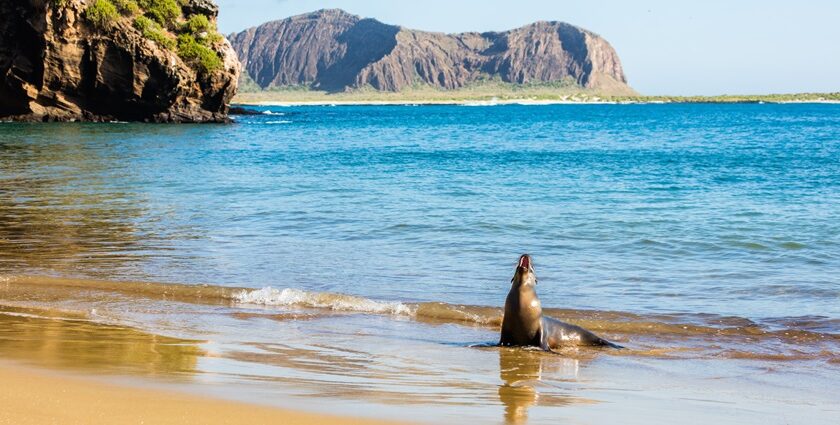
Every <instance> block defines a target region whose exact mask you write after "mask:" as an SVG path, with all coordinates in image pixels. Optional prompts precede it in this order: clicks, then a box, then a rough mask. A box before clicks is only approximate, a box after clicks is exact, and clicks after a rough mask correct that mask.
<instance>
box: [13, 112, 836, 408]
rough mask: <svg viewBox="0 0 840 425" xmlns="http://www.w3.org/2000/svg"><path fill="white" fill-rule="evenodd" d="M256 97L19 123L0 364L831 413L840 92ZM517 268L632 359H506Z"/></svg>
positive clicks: (219, 386)
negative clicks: (493, 102) (470, 101)
mask: <svg viewBox="0 0 840 425" xmlns="http://www.w3.org/2000/svg"><path fill="white" fill-rule="evenodd" d="M256 109H257V110H258V111H259V112H260V113H259V114H257V115H243V116H237V117H235V123H233V124H227V125H147V124H129V123H110V124H80V123H68V124H21V123H2V124H0V323H2V324H3V332H2V334H0V356H3V357H8V358H13V359H18V360H20V361H25V362H32V363H35V364H45V365H48V366H54V367H68V368H77V369H78V368H80V369H83V370H92V371H95V372H96V373H105V374H115V375H129V376H136V377H137V379H142V380H147V379H151V381H152V382H153V383H156V384H160V385H167V386H176V387H183V388H185V389H187V390H190V391H199V392H207V393H211V394H213V395H216V396H220V397H226V398H232V399H237V400H245V401H251V402H257V403H265V404H276V405H282V406H291V407H298V408H309V409H311V410H323V409H325V408H328V409H329V410H330V411H336V412H340V413H347V414H354V415H362V416H368V417H383V418H396V419H412V420H418V421H424V422H431V423H440V422H444V423H461V422H477V423H487V422H490V423H497V422H508V423H519V422H524V421H530V422H531V423H555V422H556V421H557V420H561V419H562V420H566V421H570V422H573V423H602V422H604V421H606V420H615V419H621V420H622V422H625V423H647V424H649V423H651V422H654V423H656V422H661V421H664V420H671V421H676V422H680V423H708V422H710V421H716V422H719V423H745V422H764V423H785V422H787V423H809V424H814V423H837V421H838V420H840V407H838V406H840V396H838V395H837V393H836V389H835V388H834V387H836V383H837V382H840V278H838V276H840V105H826V104H785V105H775V104H762V105H759V104H731V105H722V104H633V105H603V104H598V105H539V106H533V105H499V106H458V105H436V106H430V105H425V106H416V105H405V106H293V107H274V106H272V107H259V108H256ZM522 253H529V254H531V255H532V256H533V259H534V265H535V268H536V273H537V276H538V278H539V284H538V286H537V290H538V293H539V296H540V299H541V301H542V305H543V307H544V308H545V309H547V312H548V313H549V314H551V315H553V316H555V317H558V318H560V319H563V320H567V321H570V322H573V323H576V324H580V325H583V326H585V327H587V328H589V329H591V330H593V331H595V332H596V333H598V334H599V335H601V336H604V337H607V338H609V339H611V340H614V341H617V342H618V343H620V344H621V345H623V346H625V347H627V348H626V349H625V350H603V349H586V348H574V349H572V348H570V349H569V350H561V353H559V354H549V353H541V352H534V351H531V350H518V349H499V348H496V347H492V346H491V345H492V344H493V343H495V342H497V341H498V326H499V323H500V320H501V314H502V311H501V307H502V306H503V304H504V300H505V296H506V294H507V291H508V290H509V287H510V279H511V276H512V274H513V270H514V266H515V264H516V261H517V259H518V257H519V255H520V254H522ZM45 341H52V343H51V344H46V343H45ZM108 341H111V342H113V343H112V344H108V343H107V342H108ZM325 406H327V407H325ZM783 419H784V420H783ZM692 421H695V422H692Z"/></svg>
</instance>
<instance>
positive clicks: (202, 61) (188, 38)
mask: <svg viewBox="0 0 840 425" xmlns="http://www.w3.org/2000/svg"><path fill="white" fill-rule="evenodd" d="M178 56H180V57H181V58H182V59H184V60H185V61H187V62H190V63H192V64H194V66H196V67H198V70H199V72H201V73H203V74H209V73H212V72H214V71H217V70H220V69H222V67H223V66H224V64H222V60H221V59H220V58H219V54H218V53H216V52H215V51H213V49H210V48H209V47H207V46H203V45H201V44H200V43H199V42H198V41H196V40H195V37H193V36H192V35H190V34H181V35H179V36H178Z"/></svg>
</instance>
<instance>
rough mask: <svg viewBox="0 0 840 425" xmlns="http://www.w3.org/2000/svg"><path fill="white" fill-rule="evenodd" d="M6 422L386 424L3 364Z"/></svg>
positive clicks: (2, 415)
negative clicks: (133, 386) (137, 386)
mask: <svg viewBox="0 0 840 425" xmlns="http://www.w3.org/2000/svg"><path fill="white" fill-rule="evenodd" d="M0 381H2V382H3V385H2V386H0V405H2V406H3V408H2V410H0V424H16V425H26V424H50V423H51V424H65V425H69V424H89V425H92V424H115V423H123V424H128V423H135V424H143V423H145V424H232V423H251V424H262V423H283V424H302V425H305V424H322V423H331V424H348V425H350V424H385V423H390V422H384V421H374V420H369V419H352V418H345V417H337V416H328V415H316V414H309V413H299V412H292V411H288V410H281V409H274V408H268V407H262V406H255V405H249V404H244V403H235V402H230V401H221V400H215V399H210V398H201V397H197V396H193V395H185V394H180V393H174V392H169V391H161V390H154V389H150V388H132V387H127V386H121V385H117V384H115V383H112V382H109V381H103V380H101V379H88V378H81V377H76V376H71V375H64V374H60V373H57V372H52V371H44V370H38V369H32V368H28V367H21V366H18V365H15V364H11V363H0Z"/></svg>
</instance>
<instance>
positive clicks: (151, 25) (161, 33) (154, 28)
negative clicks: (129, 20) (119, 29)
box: [134, 16, 177, 50]
mask: <svg viewBox="0 0 840 425" xmlns="http://www.w3.org/2000/svg"><path fill="white" fill-rule="evenodd" d="M134 28H137V29H138V30H140V32H141V33H143V37H146V38H148V39H149V40H152V41H154V42H155V43H157V44H158V45H160V46H162V47H165V48H167V49H169V50H174V49H175V47H176V44H177V43H176V42H175V39H174V38H173V37H172V36H171V35H169V34H168V33H167V32H166V30H164V29H163V28H162V27H161V26H160V25H159V24H158V23H157V22H155V21H153V20H151V19H149V18H148V17H146V16H138V17H136V18H134Z"/></svg>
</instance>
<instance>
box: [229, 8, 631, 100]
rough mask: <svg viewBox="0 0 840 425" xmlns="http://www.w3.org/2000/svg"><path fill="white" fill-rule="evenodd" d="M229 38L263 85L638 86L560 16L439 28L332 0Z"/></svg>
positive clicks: (601, 47)
mask: <svg viewBox="0 0 840 425" xmlns="http://www.w3.org/2000/svg"><path fill="white" fill-rule="evenodd" d="M229 39H230V40H231V43H232V44H233V48H234V49H235V50H236V52H237V54H238V55H239V59H240V61H241V62H242V64H243V66H244V69H245V71H247V73H248V75H249V76H250V77H251V78H252V79H253V80H254V81H255V82H256V83H257V84H258V85H259V86H260V87H261V88H263V89H266V88H272V87H287V86H306V87H309V88H312V89H317V90H323V91H330V92H337V91H346V90H352V89H359V88H364V87H371V88H373V89H376V90H380V91H393V92H398V91H402V90H404V89H409V88H413V87H417V86H418V85H425V86H431V87H434V88H439V89H458V88H462V87H465V86H468V85H470V84H472V83H475V82H480V81H487V80H493V79H496V80H501V81H503V82H506V83H514V84H527V83H553V82H571V84H573V85H577V86H578V87H580V88H585V89H592V90H593V91H599V92H603V93H606V94H615V95H632V94H635V92H634V91H633V90H632V89H631V88H630V87H629V86H628V85H627V78H626V77H625V75H624V71H623V70H622V67H621V62H620V60H619V58H618V54H616V52H615V50H614V49H613V48H612V46H610V44H609V43H608V42H607V41H606V40H604V39H603V38H601V37H600V36H598V35H597V34H594V33H592V32H589V31H587V30H584V29H581V28H578V27H576V26H573V25H569V24H566V23H562V22H537V23H534V24H531V25H527V26H524V27H522V28H518V29H515V30H511V31H505V32H487V33H463V34H442V33H431V32H422V31H414V30H409V29H405V28H402V27H399V26H394V25H388V24H383V23H381V22H379V21H377V20H374V19H363V18H361V17H359V16H355V15H351V14H349V13H346V12H344V11H342V10H337V9H333V10H321V11H317V12H313V13H309V14H305V15H299V16H294V17H291V18H288V19H284V20H280V21H273V22H269V23H266V24H263V25H261V26H259V27H256V28H251V29H248V30H246V31H243V32H240V33H238V34H231V35H230V36H229Z"/></svg>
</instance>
